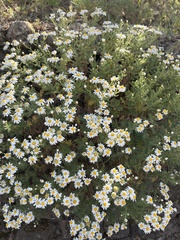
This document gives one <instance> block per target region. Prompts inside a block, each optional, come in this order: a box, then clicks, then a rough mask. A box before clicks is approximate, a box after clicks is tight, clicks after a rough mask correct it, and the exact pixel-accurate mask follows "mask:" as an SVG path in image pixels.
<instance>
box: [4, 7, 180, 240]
mask: <svg viewBox="0 0 180 240" xmlns="http://www.w3.org/2000/svg"><path fill="white" fill-rule="evenodd" d="M105 16H106V13H105V12H104V11H103V10H102V9H99V8H96V9H95V11H94V12H92V13H88V11H87V10H82V11H80V12H79V13H76V12H73V11H70V12H67V13H65V12H64V11H62V10H58V11H57V14H52V15H51V16H50V18H51V20H52V21H53V23H54V24H55V31H54V32H49V33H35V34H31V35H29V36H28V41H29V44H28V46H26V48H25V49H24V52H23V50H22V48H21V44H20V43H19V42H17V41H15V40H14V41H13V42H12V43H9V42H8V43H6V44H5V46H4V49H6V50H8V51H9V53H8V54H7V55H6V57H5V59H4V62H3V63H2V65H1V72H2V74H1V78H0V86H1V88H0V108H1V112H0V115H1V119H0V145H1V152H0V156H1V160H0V161H1V167H0V194H1V195H2V196H3V204H4V205H3V207H2V210H3V216H4V221H5V222H6V227H7V228H15V229H18V228H20V226H21V224H22V223H23V222H25V223H26V224H28V223H31V222H32V221H34V220H35V218H36V217H37V216H38V214H39V212H41V211H43V210H44V211H45V210H46V208H50V209H51V210H52V212H53V213H54V214H55V216H56V217H57V218H59V217H61V216H64V217H66V218H67V219H69V225H70V234H71V235H72V236H73V237H74V239H102V238H104V237H106V236H111V235H112V234H113V233H114V232H118V231H119V230H120V229H125V228H126V227H127V222H128V219H134V220H135V221H136V222H137V223H138V225H139V228H140V229H142V230H143V231H144V232H145V233H150V232H151V231H155V230H164V229H165V227H166V225H167V224H168V222H169V220H170V218H171V214H172V213H173V212H174V211H176V209H175V208H174V207H173V203H172V201H171V200H170V195H169V193H168V192H169V190H170V189H169V187H168V185H169V184H170V186H171V185H172V184H176V182H177V170H176V169H177V168H178V147H179V145H180V144H179V142H178V139H177V136H178V133H179V132H178V131H179V128H178V117H179V116H178V114H179V106H180V104H179V95H178V89H179V79H180V76H179V70H180V68H179V58H178V57H175V56H173V55H172V54H166V53H164V52H163V49H162V48H159V47H157V46H155V45H154V42H155V40H156V39H157V38H158V36H159V35H160V34H161V32H159V31H157V30H155V29H153V28H148V27H146V26H142V25H135V26H129V25H128V24H126V23H123V22H121V23H120V24H114V23H112V22H110V21H106V19H105ZM77 20H78V21H77ZM48 39H51V41H49V40H48ZM102 222H103V224H104V226H105V228H106V233H102V232H101V231H100V229H101V224H102Z"/></svg>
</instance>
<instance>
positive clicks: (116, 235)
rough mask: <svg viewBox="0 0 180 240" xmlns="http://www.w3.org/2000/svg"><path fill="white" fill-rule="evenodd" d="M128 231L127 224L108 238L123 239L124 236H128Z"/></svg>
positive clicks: (113, 239)
mask: <svg viewBox="0 0 180 240" xmlns="http://www.w3.org/2000/svg"><path fill="white" fill-rule="evenodd" d="M129 233H130V230H129V226H128V227H127V228H126V229H124V230H120V231H119V232H117V233H114V234H113V235H112V237H111V238H110V239H112V240H120V239H123V240H124V239H125V238H127V237H128V236H129Z"/></svg>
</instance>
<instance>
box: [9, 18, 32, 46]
mask: <svg viewBox="0 0 180 240" xmlns="http://www.w3.org/2000/svg"><path fill="white" fill-rule="evenodd" d="M34 32H35V30H34V28H33V26H32V24H31V23H30V22H27V21H15V22H12V23H11V25H10V27H9V29H8V30H7V34H6V38H7V40H8V41H10V42H11V41H13V40H17V41H20V40H21V41H26V39H27V36H28V35H29V34H32V33H34Z"/></svg>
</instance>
